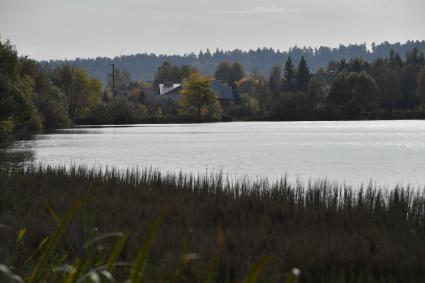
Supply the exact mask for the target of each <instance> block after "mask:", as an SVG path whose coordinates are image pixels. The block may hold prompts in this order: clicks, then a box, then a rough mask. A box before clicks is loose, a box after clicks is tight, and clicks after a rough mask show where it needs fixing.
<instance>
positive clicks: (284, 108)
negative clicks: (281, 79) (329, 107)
mask: <svg viewBox="0 0 425 283" xmlns="http://www.w3.org/2000/svg"><path fill="white" fill-rule="evenodd" d="M271 116H272V119H274V120H281V121H300V120H301V121H302V120H304V121H305V120H314V119H315V116H314V109H313V107H312V103H311V102H310V101H309V99H308V97H307V95H305V94H304V93H302V92H298V93H293V92H286V93H284V94H281V95H279V97H278V98H277V99H276V100H275V101H274V103H273V106H272V113H271Z"/></svg>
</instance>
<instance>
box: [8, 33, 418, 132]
mask: <svg viewBox="0 0 425 283" xmlns="http://www.w3.org/2000/svg"><path fill="white" fill-rule="evenodd" d="M0 62H1V64H0V136H6V135H7V134H8V133H11V132H13V131H15V132H16V131H32V130H40V129H55V128H64V127H68V126H70V125H71V124H123V123H142V122H194V121H199V120H207V121H220V120H224V121H231V120H282V121H290V120H341V119H347V120H353V119H396V118H425V115H424V113H425V111H424V106H425V67H424V66H425V58H424V53H423V51H421V50H420V49H417V48H414V49H412V50H409V51H408V52H406V54H403V55H401V54H398V53H397V52H396V51H394V50H391V51H389V54H388V55H387V56H385V57H383V58H377V59H375V60H373V61H371V62H368V61H367V60H364V59H361V58H355V59H350V60H345V59H341V60H335V61H331V62H329V64H328V65H327V66H326V67H324V68H320V69H319V70H318V71H317V72H312V71H311V70H310V68H309V63H308V60H307V59H306V58H305V57H303V56H301V58H300V59H299V61H298V63H296V62H295V60H293V59H292V57H291V56H288V58H287V59H286V61H284V62H274V63H275V65H274V66H272V67H271V72H270V74H269V75H264V74H263V73H262V72H261V71H260V70H259V69H255V68H254V69H253V70H252V71H250V72H249V71H248V70H246V69H245V68H244V66H243V64H241V63H240V62H229V61H222V62H220V63H219V64H218V66H217V68H216V69H215V71H214V73H213V75H212V76H208V75H206V74H204V73H202V71H200V70H198V69H196V68H195V67H193V66H189V65H182V66H178V65H174V64H172V63H170V62H165V63H163V64H161V65H160V66H159V67H158V69H157V70H156V72H155V76H154V80H153V82H146V81H143V80H139V81H134V80H131V74H130V73H129V72H128V71H127V70H124V69H120V68H116V70H115V74H114V77H115V92H113V90H112V74H111V73H109V74H108V76H107V83H106V85H105V86H102V84H101V82H100V81H99V80H97V79H95V78H93V77H92V76H90V74H89V72H88V71H87V70H85V69H84V68H81V67H77V66H76V64H63V65H57V66H55V67H54V68H49V67H47V66H46V65H44V64H40V63H38V62H36V61H34V60H31V59H29V58H28V57H22V56H19V55H18V54H17V51H16V49H15V47H14V46H13V45H12V44H11V43H10V42H9V41H0ZM212 79H217V80H221V81H222V82H223V83H224V84H227V85H229V86H231V87H232V89H233V93H234V101H233V103H231V104H230V105H227V106H226V107H223V105H220V104H219V103H217V97H216V96H215V94H214V92H212V91H211V80H212ZM165 81H173V82H174V83H182V84H183V90H182V92H181V94H182V96H183V97H182V99H180V100H179V101H172V100H170V99H158V85H159V84H160V83H163V82H165Z"/></svg>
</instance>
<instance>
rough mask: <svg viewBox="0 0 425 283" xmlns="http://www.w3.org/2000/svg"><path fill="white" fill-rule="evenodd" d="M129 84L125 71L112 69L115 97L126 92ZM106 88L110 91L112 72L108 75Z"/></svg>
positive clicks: (128, 76)
mask: <svg viewBox="0 0 425 283" xmlns="http://www.w3.org/2000/svg"><path fill="white" fill-rule="evenodd" d="M130 82H131V78H130V73H129V72H128V71H126V70H121V69H119V68H117V67H115V68H114V87H115V95H117V94H120V93H121V92H122V91H125V90H127V88H128V87H129V85H130ZM107 87H108V88H109V89H110V90H111V91H112V72H110V73H108V83H107Z"/></svg>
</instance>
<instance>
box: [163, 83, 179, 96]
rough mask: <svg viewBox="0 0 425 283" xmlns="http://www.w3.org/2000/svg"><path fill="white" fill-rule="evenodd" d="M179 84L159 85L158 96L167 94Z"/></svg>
mask: <svg viewBox="0 0 425 283" xmlns="http://www.w3.org/2000/svg"><path fill="white" fill-rule="evenodd" d="M180 85H181V84H173V85H169V84H167V85H165V84H159V95H163V94H167V93H168V92H170V91H172V90H174V89H176V88H178V87H180Z"/></svg>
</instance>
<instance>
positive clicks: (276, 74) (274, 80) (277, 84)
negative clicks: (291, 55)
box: [269, 65, 282, 96]
mask: <svg viewBox="0 0 425 283" xmlns="http://www.w3.org/2000/svg"><path fill="white" fill-rule="evenodd" d="M281 82H282V71H281V69H280V67H279V66H277V65H275V66H274V67H273V70H272V73H271V74H270V78H269V87H270V90H271V92H272V93H273V95H274V96H277V95H278V94H279V93H280V91H281V89H282V85H281Z"/></svg>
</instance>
